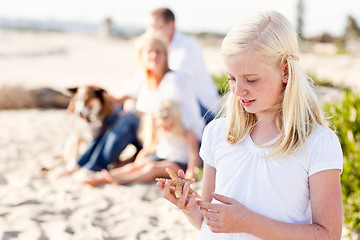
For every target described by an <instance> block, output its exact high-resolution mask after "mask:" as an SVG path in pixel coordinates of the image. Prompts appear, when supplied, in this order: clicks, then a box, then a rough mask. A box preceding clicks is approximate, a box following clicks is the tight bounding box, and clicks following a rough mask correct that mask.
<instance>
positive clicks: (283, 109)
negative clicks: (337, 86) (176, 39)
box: [158, 12, 342, 240]
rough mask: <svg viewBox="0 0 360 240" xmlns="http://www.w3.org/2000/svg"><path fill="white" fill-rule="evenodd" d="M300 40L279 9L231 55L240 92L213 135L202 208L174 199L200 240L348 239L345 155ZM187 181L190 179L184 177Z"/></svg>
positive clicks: (225, 49)
mask: <svg viewBox="0 0 360 240" xmlns="http://www.w3.org/2000/svg"><path fill="white" fill-rule="evenodd" d="M298 50H299V49H298V36H297V34H296V31H295V30H294V28H293V27H292V26H291V24H290V23H289V21H288V20H287V19H286V18H285V17H284V16H282V15H281V14H280V13H278V12H262V13H258V14H254V15H252V16H250V17H248V18H245V19H243V20H242V21H241V22H240V23H239V24H238V25H236V26H235V27H234V28H233V29H232V30H231V31H230V32H229V33H228V34H227V36H226V37H225V39H224V40H223V43H222V47H221V51H222V55H223V58H224V62H225V71H226V74H227V75H228V82H229V85H230V90H231V91H230V92H229V94H228V96H227V101H226V109H225V114H224V116H223V117H220V118H218V119H216V120H214V121H213V122H212V123H210V124H209V125H208V126H207V127H206V128H205V131H204V135H203V140H202V146H201V149H200V156H201V158H202V159H203V160H204V162H205V163H204V176H203V187H202V196H203V197H202V199H201V201H197V202H196V201H195V197H194V196H192V195H188V194H187V193H188V190H189V186H188V185H186V186H185V187H184V190H183V194H182V196H181V197H180V198H179V199H176V198H175V197H174V195H173V192H172V190H170V186H169V182H167V183H166V184H165V185H163V184H160V183H159V184H158V186H159V187H160V188H162V189H163V194H164V197H165V198H166V199H168V200H169V201H171V202H172V203H174V204H175V205H176V206H177V207H178V208H180V209H182V210H183V212H184V213H185V215H186V216H187V217H188V219H189V220H190V222H191V223H192V224H193V225H194V226H195V227H197V228H198V229H201V233H200V239H274V240H275V239H276V240H280V239H286V240H291V239H301V240H305V239H324V240H325V239H326V240H328V239H340V238H341V228H342V199H341V188H340V173H341V170H342V151H341V147H340V143H339V141H338V138H337V136H336V135H335V133H334V132H333V131H331V130H330V129H329V128H328V127H327V122H326V120H325V119H324V116H323V112H322V111H321V108H320V106H319V104H318V101H317V99H316V97H315V95H314V93H313V91H312V90H311V87H310V84H309V81H308V78H307V76H306V74H305V73H304V72H303V71H302V69H301V67H300V65H299V57H298ZM179 174H180V175H181V176H183V173H182V172H181V171H180V172H179Z"/></svg>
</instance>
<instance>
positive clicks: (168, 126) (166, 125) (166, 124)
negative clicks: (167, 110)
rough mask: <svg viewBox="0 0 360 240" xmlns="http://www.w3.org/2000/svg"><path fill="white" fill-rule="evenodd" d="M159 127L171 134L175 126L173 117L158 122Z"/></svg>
mask: <svg viewBox="0 0 360 240" xmlns="http://www.w3.org/2000/svg"><path fill="white" fill-rule="evenodd" d="M158 125H159V126H160V127H161V128H163V129H164V130H165V131H167V132H170V131H171V130H172V128H173V126H174V118H173V116H167V117H164V118H161V119H159V120H158Z"/></svg>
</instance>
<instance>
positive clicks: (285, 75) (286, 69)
mask: <svg viewBox="0 0 360 240" xmlns="http://www.w3.org/2000/svg"><path fill="white" fill-rule="evenodd" d="M288 79H289V66H288V64H287V63H286V64H285V65H284V67H283V79H282V82H283V83H285V84H286V83H287V82H288Z"/></svg>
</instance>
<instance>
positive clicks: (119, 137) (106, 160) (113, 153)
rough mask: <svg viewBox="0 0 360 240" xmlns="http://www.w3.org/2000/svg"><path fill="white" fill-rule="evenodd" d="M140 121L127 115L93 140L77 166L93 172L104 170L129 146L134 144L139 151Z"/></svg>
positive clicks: (133, 115) (129, 114)
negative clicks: (138, 133) (138, 134)
mask: <svg viewBox="0 0 360 240" xmlns="http://www.w3.org/2000/svg"><path fill="white" fill-rule="evenodd" d="M139 123H140V119H139V118H138V117H137V116H136V115H135V114H132V113H127V114H125V115H123V116H122V117H120V119H119V120H118V121H117V122H116V123H115V124H114V126H112V128H110V129H109V130H108V131H107V132H105V133H104V134H103V135H101V136H99V137H97V138H96V139H94V140H93V141H92V142H91V143H90V144H89V146H88V149H87V150H86V151H85V153H84V154H83V155H82V156H81V157H80V158H79V160H78V162H77V164H78V165H79V166H81V167H85V168H88V169H90V170H93V171H100V170H102V169H106V168H107V166H108V165H109V164H110V163H112V162H115V161H116V160H117V159H118V157H119V155H120V154H121V152H122V151H123V150H124V149H125V148H126V146H127V145H129V144H134V145H135V147H136V148H137V149H138V150H140V149H141V143H140V141H139V140H138V138H137V134H136V133H137V130H138V128H139Z"/></svg>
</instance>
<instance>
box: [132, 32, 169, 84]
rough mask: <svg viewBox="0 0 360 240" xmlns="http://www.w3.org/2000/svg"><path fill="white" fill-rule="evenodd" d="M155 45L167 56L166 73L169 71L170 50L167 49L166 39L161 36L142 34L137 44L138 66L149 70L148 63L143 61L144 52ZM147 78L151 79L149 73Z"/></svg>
mask: <svg viewBox="0 0 360 240" xmlns="http://www.w3.org/2000/svg"><path fill="white" fill-rule="evenodd" d="M155 44H158V45H159V46H160V47H161V49H162V50H163V51H164V54H165V58H166V60H165V64H164V66H163V67H164V69H163V70H164V73H165V72H167V71H168V70H169V63H168V49H167V43H166V40H165V39H164V37H163V36H162V35H160V34H156V33H147V32H146V33H144V34H142V35H141V36H140V37H139V38H138V39H137V42H136V50H137V60H138V64H139V65H140V66H141V67H142V68H144V69H145V70H147V62H146V61H145V60H144V59H143V54H144V51H145V50H146V49H147V48H148V47H150V46H153V45H155ZM146 74H147V77H148V78H149V77H150V76H149V74H150V73H149V72H148V71H146Z"/></svg>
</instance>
